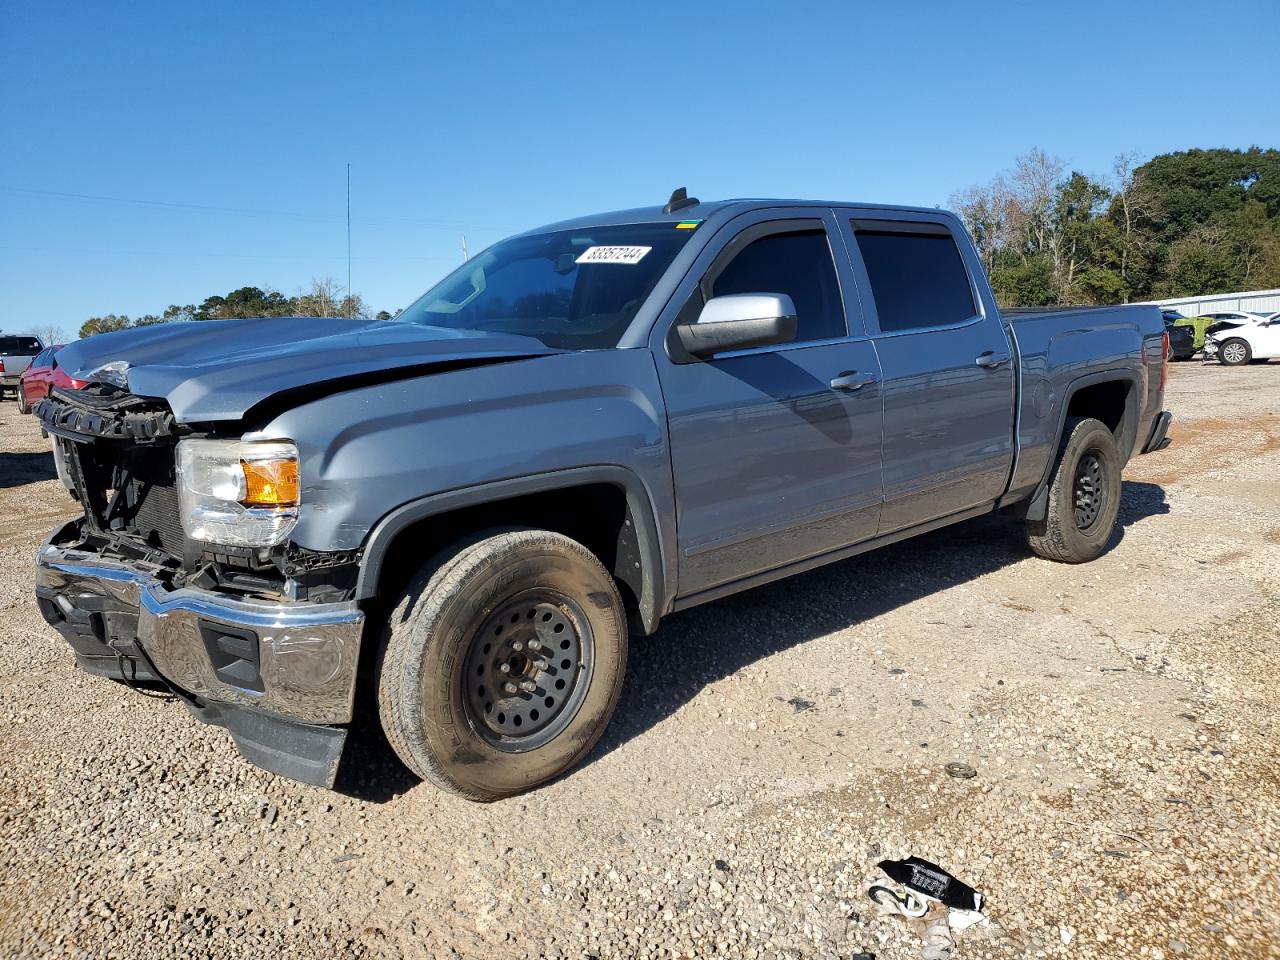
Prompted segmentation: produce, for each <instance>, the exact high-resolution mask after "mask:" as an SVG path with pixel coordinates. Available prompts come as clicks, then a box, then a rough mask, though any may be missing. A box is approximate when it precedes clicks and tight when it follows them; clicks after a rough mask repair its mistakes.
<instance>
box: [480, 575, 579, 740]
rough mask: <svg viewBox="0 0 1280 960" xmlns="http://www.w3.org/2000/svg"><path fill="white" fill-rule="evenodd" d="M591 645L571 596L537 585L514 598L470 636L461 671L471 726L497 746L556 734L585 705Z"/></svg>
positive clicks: (546, 738)
mask: <svg viewBox="0 0 1280 960" xmlns="http://www.w3.org/2000/svg"><path fill="white" fill-rule="evenodd" d="M591 652H592V635H591V623H590V621H589V620H588V619H587V615H586V612H585V611H584V610H583V609H582V607H581V606H579V605H578V603H577V602H576V601H574V600H573V599H571V598H569V597H566V596H563V595H561V594H558V593H555V592H553V591H550V590H544V589H537V588H535V589H533V590H529V591H527V592H526V593H524V594H521V595H519V596H517V597H514V598H513V599H512V600H511V601H510V602H508V603H507V604H506V605H504V606H502V607H500V608H499V609H498V610H497V612H496V613H494V614H493V615H492V616H491V617H489V619H488V620H487V621H486V622H485V623H484V625H483V626H481V628H480V629H479V630H478V631H477V632H476V635H475V637H474V638H473V639H472V641H471V652H470V654H469V655H468V657H467V666H466V671H465V675H466V676H467V677H469V678H470V682H469V684H468V686H467V696H466V705H467V713H468V716H469V717H470V719H471V724H472V726H473V727H474V728H475V730H476V732H477V733H478V734H479V735H480V736H481V737H482V738H483V739H484V740H485V741H486V742H487V743H489V744H490V745H491V746H493V747H496V748H497V749H499V750H508V751H512V752H519V751H522V750H534V749H536V748H538V747H540V746H542V745H543V744H544V743H547V742H548V741H550V740H554V739H555V738H556V737H557V736H559V734H560V733H561V732H563V731H564V729H565V727H567V726H568V725H569V723H570V722H572V720H573V718H574V716H575V715H576V714H577V711H578V708H579V707H581V706H582V700H583V697H584V696H585V694H586V691H587V687H588V686H589V685H590V683H591Z"/></svg>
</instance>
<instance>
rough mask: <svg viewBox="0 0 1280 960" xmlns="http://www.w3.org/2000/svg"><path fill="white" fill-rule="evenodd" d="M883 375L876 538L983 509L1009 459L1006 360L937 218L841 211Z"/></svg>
mask: <svg viewBox="0 0 1280 960" xmlns="http://www.w3.org/2000/svg"><path fill="white" fill-rule="evenodd" d="M839 214H840V225H841V230H842V232H843V235H844V238H845V241H846V243H847V245H848V248H849V254H850V259H851V261H852V264H853V269H854V271H855V274H856V275H857V277H858V279H859V286H860V287H862V289H864V290H866V291H867V292H868V294H869V295H868V297H867V298H866V299H867V305H866V317H867V326H868V331H869V333H870V334H871V337H872V340H873V342H874V343H875V347H876V352H877V354H878V355H879V360H880V367H881V370H882V372H883V376H884V497H885V502H884V507H883V509H882V510H881V514H880V526H879V532H880V533H882V534H886V533H891V532H893V531H895V530H901V529H904V528H906V527H911V526H914V525H916V524H919V523H925V522H927V521H930V520H934V519H938V518H941V517H945V516H948V515H951V514H955V513H959V512H962V511H964V510H967V509H970V508H976V507H980V506H985V505H989V504H991V503H992V502H993V501H995V500H996V499H997V498H999V497H1000V496H1001V495H1002V494H1003V493H1004V490H1005V487H1006V484H1007V483H1008V479H1009V471H1010V469H1011V467H1012V464H1013V451H1014V445H1013V407H1014V374H1013V357H1012V351H1011V349H1010V345H1009V340H1008V337H1007V336H1006V334H1005V332H1004V329H1003V327H1002V325H1001V321H1000V319H999V314H998V312H997V311H996V309H995V304H994V303H984V302H983V297H982V289H983V287H981V286H980V285H979V284H978V283H976V282H975V277H977V276H980V273H979V272H978V271H980V269H981V267H980V266H979V265H978V264H977V263H976V262H973V263H970V262H968V259H967V258H968V257H969V256H970V248H969V246H968V244H960V243H957V241H956V235H955V233H954V231H955V230H956V229H957V227H956V226H955V225H954V221H952V220H950V219H949V218H947V217H943V216H931V215H929V214H913V213H902V212H896V211H892V212H890V211H886V212H884V213H876V212H869V211H866V210H861V209H857V210H855V209H844V210H841V211H839Z"/></svg>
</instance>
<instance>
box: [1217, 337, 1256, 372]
mask: <svg viewBox="0 0 1280 960" xmlns="http://www.w3.org/2000/svg"><path fill="white" fill-rule="evenodd" d="M1218 359H1219V360H1221V361H1222V362H1223V363H1225V364H1226V365H1227V366H1228V367H1238V366H1241V365H1242V364H1246V363H1248V362H1249V361H1250V360H1252V359H1253V351H1252V350H1251V349H1249V343H1248V341H1245V340H1241V339H1240V338H1239V337H1234V338H1232V339H1231V340H1228V341H1226V342H1225V343H1224V344H1222V346H1220V347H1219V348H1218Z"/></svg>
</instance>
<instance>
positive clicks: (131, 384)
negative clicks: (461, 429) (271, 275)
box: [58, 317, 563, 423]
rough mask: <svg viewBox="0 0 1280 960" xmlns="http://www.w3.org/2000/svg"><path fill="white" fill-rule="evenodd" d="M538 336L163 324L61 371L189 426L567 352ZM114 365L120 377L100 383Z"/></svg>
mask: <svg viewBox="0 0 1280 960" xmlns="http://www.w3.org/2000/svg"><path fill="white" fill-rule="evenodd" d="M562 352H563V351H560V350H553V349H552V348H550V347H547V346H545V345H543V344H542V343H541V342H540V341H538V340H535V339H533V338H532V337H521V336H515V335H512V334H503V333H485V332H481V331H473V330H450V329H446V328H443V327H427V326H421V325H419V324H414V323H393V322H389V323H384V322H380V321H368V320H352V319H348V318H346V317H268V318H257V319H248V320H201V321H193V322H189V323H166V324H157V325H156V326H151V327H139V328H136V329H133V330H121V331H120V332H118V333H105V334H99V335H98V336H95V337H89V338H88V339H86V340H81V341H78V342H76V343H73V344H70V345H69V346H67V347H65V348H64V349H63V350H61V351H60V352H59V353H58V363H59V365H61V366H62V367H63V368H64V369H65V370H67V371H68V372H70V373H71V375H72V376H73V377H75V378H76V379H79V380H93V379H101V380H107V381H108V382H115V380H116V379H118V374H120V373H123V375H124V376H126V377H127V378H128V388H129V392H130V393H134V394H137V395H138V396H143V397H158V398H163V399H164V400H166V401H167V402H168V404H169V407H170V409H172V410H173V415H174V417H175V419H177V420H178V421H179V422H183V423H192V422H204V421H210V420H238V419H240V418H242V417H243V416H244V415H245V413H246V412H248V411H249V409H250V408H252V407H253V406H255V405H256V404H258V403H261V402H262V401H263V400H266V399H267V398H269V397H271V396H274V395H275V394H278V393H281V392H282V391H287V390H296V389H299V388H303V387H310V386H314V385H318V384H332V385H334V386H335V387H336V388H338V389H341V381H343V380H346V379H350V378H360V382H361V383H365V382H368V378H369V377H371V376H375V377H376V376H385V377H386V379H388V380H393V379H398V378H401V377H409V376H414V375H416V374H418V373H423V372H429V371H430V369H431V368H432V367H444V366H450V367H456V366H458V365H460V364H467V363H475V364H481V363H490V362H494V361H498V360H520V359H525V358H527V357H536V356H543V355H547V354H554V353H562ZM108 364H111V365H112V366H111V367H110V368H109V370H111V371H113V372H115V373H116V374H117V376H106V375H104V376H101V377H96V378H95V377H94V376H93V371H95V370H98V369H100V368H102V367H104V366H107V365H108Z"/></svg>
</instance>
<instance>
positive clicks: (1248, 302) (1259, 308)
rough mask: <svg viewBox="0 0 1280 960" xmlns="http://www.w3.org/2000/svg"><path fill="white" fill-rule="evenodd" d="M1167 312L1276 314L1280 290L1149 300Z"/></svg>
mask: <svg viewBox="0 0 1280 960" xmlns="http://www.w3.org/2000/svg"><path fill="white" fill-rule="evenodd" d="M1146 302H1147V303H1155V304H1159V305H1160V306H1161V307H1164V308H1165V309H1166V310H1177V311H1178V312H1179V313H1181V314H1182V315H1183V316H1184V317H1202V316H1204V315H1205V314H1206V313H1226V312H1227V311H1229V310H1240V311H1246V312H1249V313H1275V312H1276V311H1277V310H1280V290H1248V291H1245V292H1244V293H1215V294H1214V295H1213V296H1208V297H1173V298H1172V299H1169V300H1148V301H1146Z"/></svg>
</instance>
